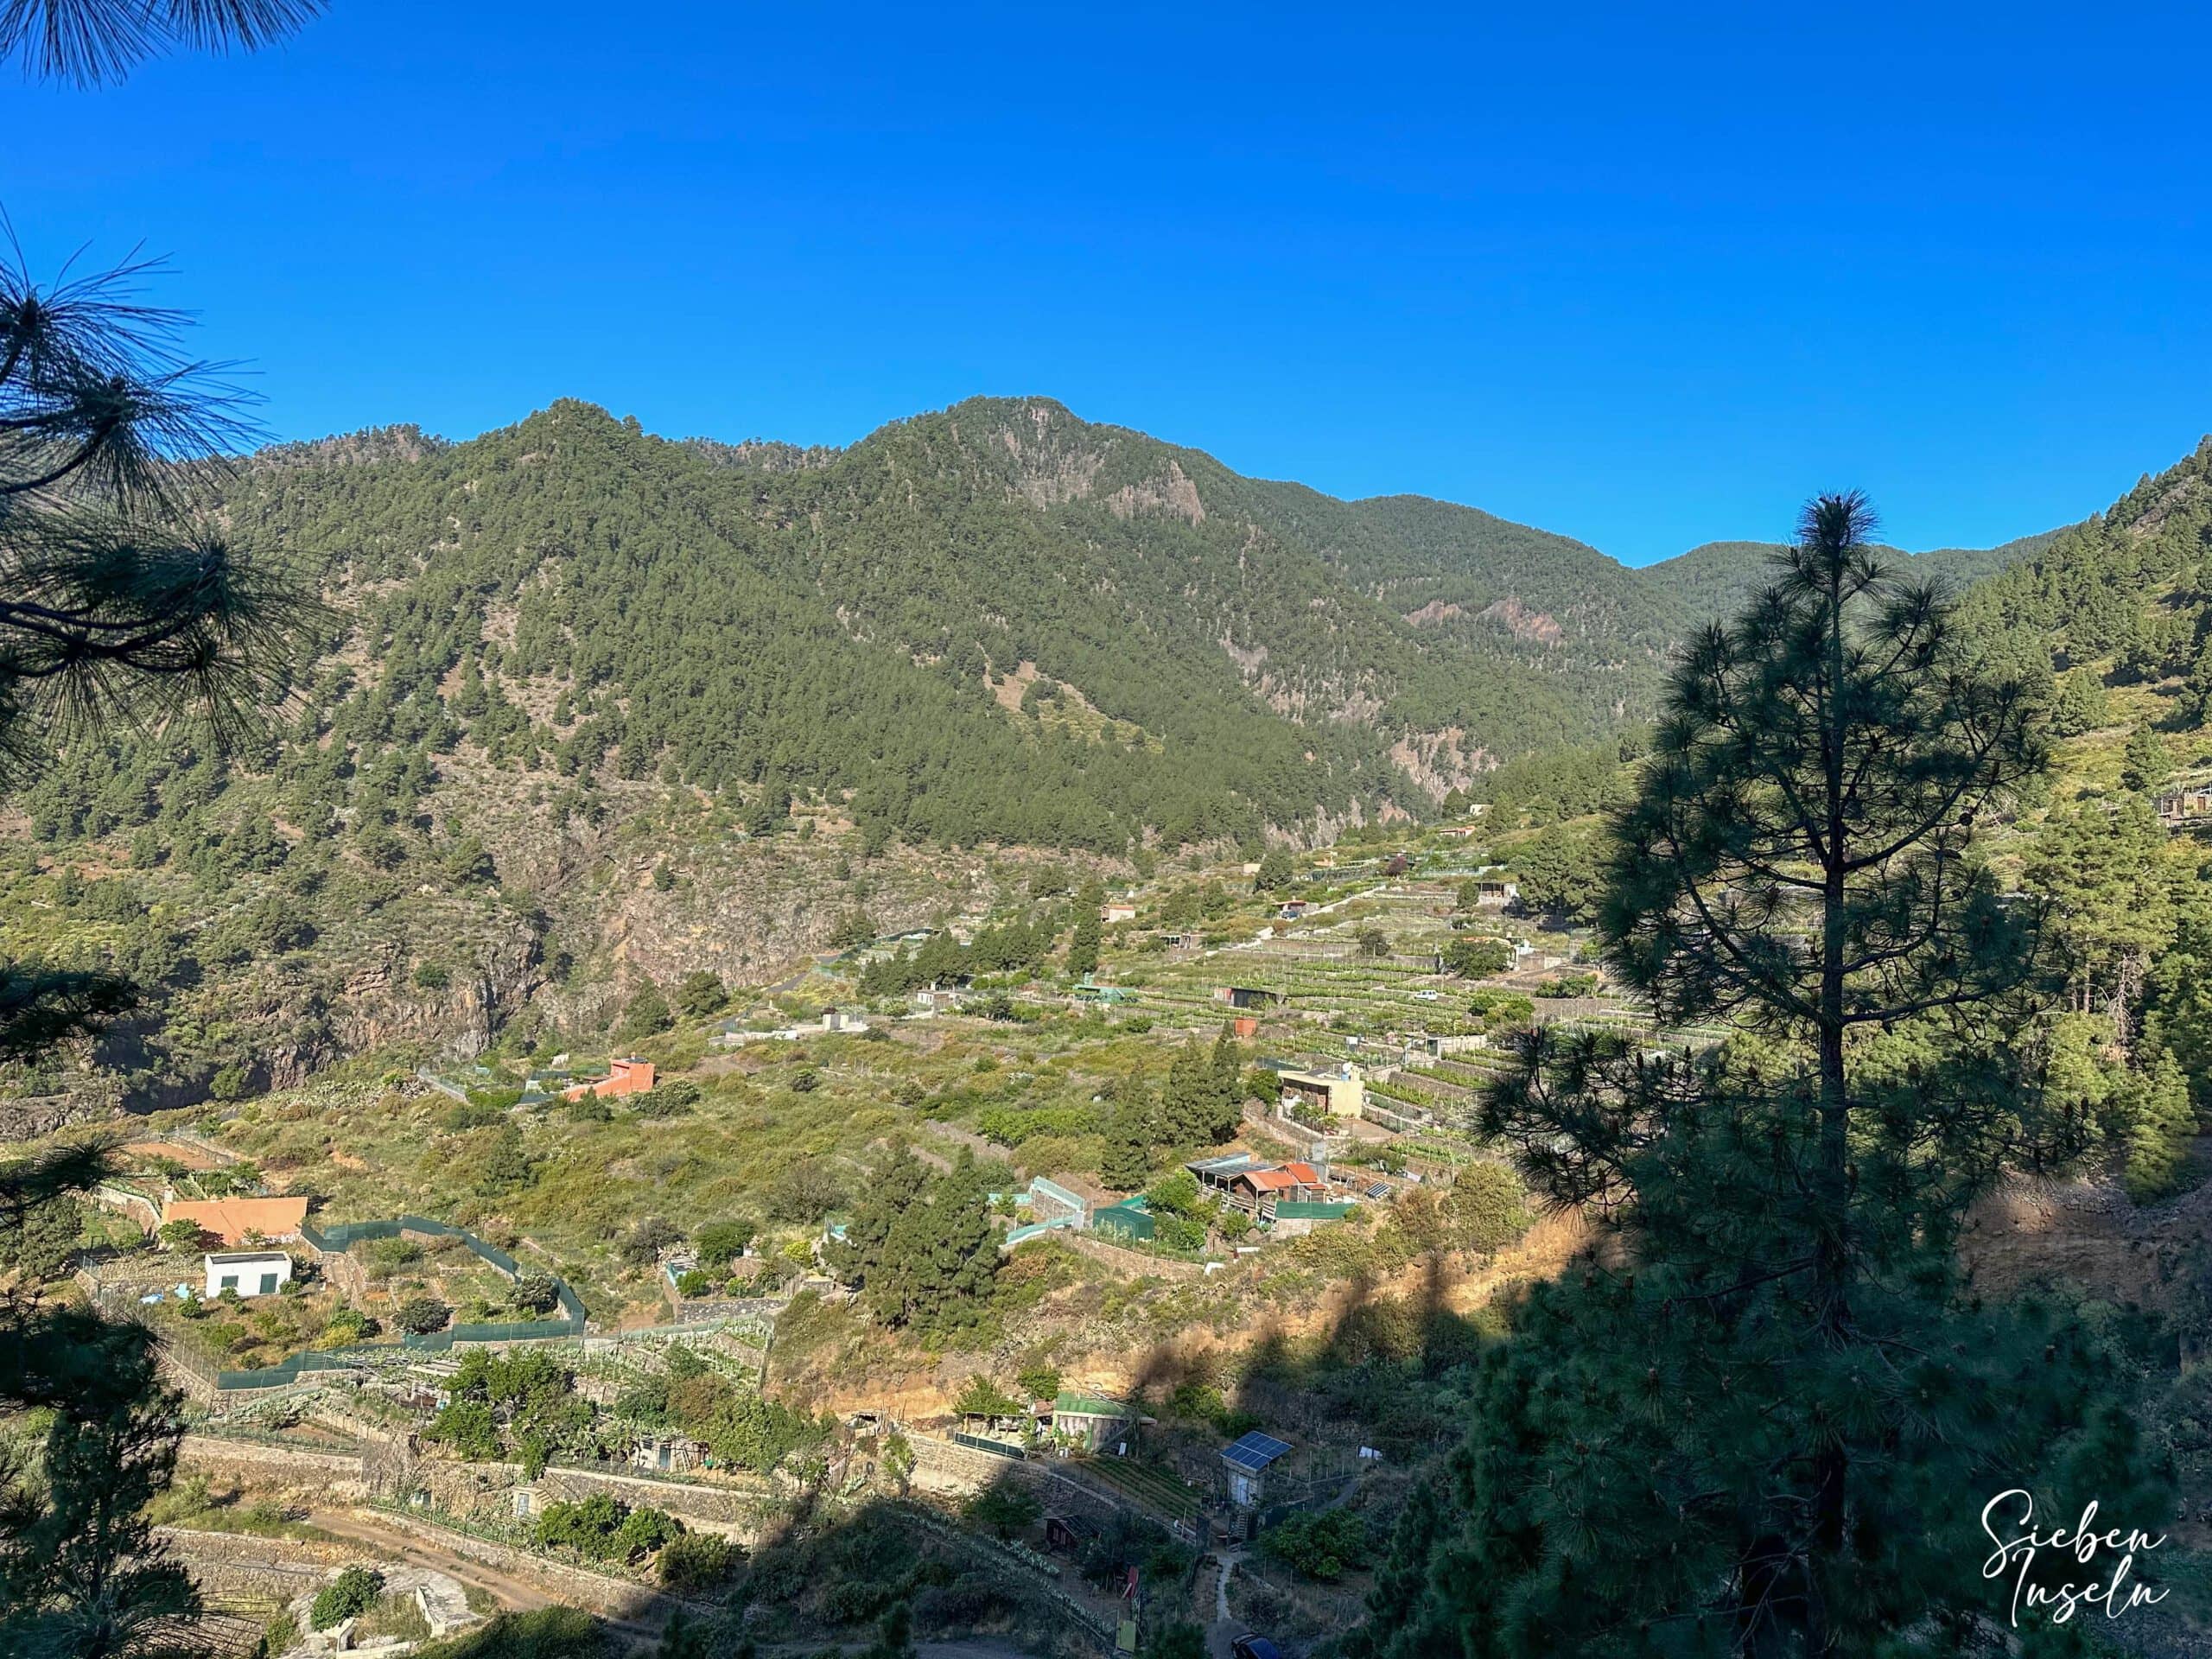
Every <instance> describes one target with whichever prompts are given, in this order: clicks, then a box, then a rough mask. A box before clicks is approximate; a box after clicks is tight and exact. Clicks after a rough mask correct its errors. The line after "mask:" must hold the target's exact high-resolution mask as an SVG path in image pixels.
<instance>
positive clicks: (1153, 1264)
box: [1052, 1227, 1206, 1280]
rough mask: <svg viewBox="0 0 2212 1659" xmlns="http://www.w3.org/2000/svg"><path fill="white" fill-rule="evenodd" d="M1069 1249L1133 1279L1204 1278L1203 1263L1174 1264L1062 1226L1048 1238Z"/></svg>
mask: <svg viewBox="0 0 2212 1659" xmlns="http://www.w3.org/2000/svg"><path fill="white" fill-rule="evenodd" d="M1052 1236H1054V1237H1055V1238H1057V1239H1058V1240H1059V1241H1060V1242H1061V1243H1064V1244H1065V1245H1066V1246H1067V1247H1068V1248H1069V1249H1071V1250H1075V1251H1077V1252H1078V1253H1079V1254H1081V1255H1087V1256H1089V1257H1090V1259H1091V1260H1092V1261H1094V1262H1103V1263H1104V1264H1105V1265H1106V1266H1108V1267H1109V1268H1113V1269H1114V1271H1115V1272H1116V1273H1121V1274H1128V1275H1129V1276H1130V1277H1131V1278H1133V1279H1144V1278H1149V1279H1176V1280H1185V1279H1203V1278H1205V1276H1206V1268H1205V1262H1178V1261H1176V1260H1175V1259H1174V1258H1173V1257H1172V1256H1165V1255H1147V1253H1146V1252H1144V1251H1142V1250H1132V1249H1124V1248H1123V1247H1122V1246H1121V1245H1119V1244H1109V1243H1106V1241H1105V1240H1104V1239H1103V1238H1099V1237H1097V1236H1095V1235H1093V1234H1090V1233H1079V1232H1077V1231H1076V1230H1074V1229H1072V1228H1067V1227H1063V1228H1061V1229H1060V1230H1058V1232H1056V1233H1055V1234H1053V1235H1052Z"/></svg>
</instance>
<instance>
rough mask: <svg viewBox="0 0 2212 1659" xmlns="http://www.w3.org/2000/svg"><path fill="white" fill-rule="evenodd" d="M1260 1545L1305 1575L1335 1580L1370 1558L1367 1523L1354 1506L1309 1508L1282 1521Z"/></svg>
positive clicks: (1328, 1580) (1327, 1580)
mask: <svg viewBox="0 0 2212 1659" xmlns="http://www.w3.org/2000/svg"><path fill="white" fill-rule="evenodd" d="M1260 1547H1261V1548H1262V1549H1263V1550H1264V1551H1266V1552H1267V1554H1268V1555H1270V1556H1272V1557H1273V1558H1274V1560H1278V1561H1281V1563H1282V1564H1283V1565H1284V1566H1285V1567H1288V1568H1290V1570H1291V1571H1292V1572H1294V1573H1298V1574H1300V1576H1301V1577H1304V1578H1308V1579H1319V1580H1321V1581H1323V1582H1324V1583H1330V1582H1333V1581H1334V1580H1338V1579H1340V1578H1342V1577H1343V1576H1344V1574H1345V1573H1348V1572H1356V1571H1357V1570H1358V1568H1359V1567H1362V1566H1363V1565H1365V1563H1366V1560H1367V1523H1366V1522H1364V1521H1363V1520H1361V1519H1360V1518H1359V1516H1357V1515H1354V1514H1353V1513H1352V1512H1351V1510H1319V1511H1313V1510H1307V1511H1304V1512H1301V1513H1300V1514H1296V1515H1293V1516H1289V1517H1288V1518H1287V1519H1285V1520H1283V1521H1281V1522H1278V1523H1277V1524H1276V1525H1275V1527H1274V1529H1272V1530H1270V1531H1268V1532H1267V1533H1266V1534H1264V1535H1262V1537H1261V1540H1260Z"/></svg>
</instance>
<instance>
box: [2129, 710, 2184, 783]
mask: <svg viewBox="0 0 2212 1659" xmlns="http://www.w3.org/2000/svg"><path fill="white" fill-rule="evenodd" d="M2173 769H2174V757H2173V751H2172V750H2171V749H2170V748H2168V747H2166V740H2165V739H2164V738H2163V737H2160V736H2159V735H2158V733H2156V732H2154V731H2152V729H2151V728H2149V727H2148V726H2138V727H2137V728H2135V729H2134V730H2133V732H2131V733H2129V734H2128V738H2127V747H2126V748H2125V749H2123V750H2122V751H2121V752H2120V782H2121V783H2123V784H2125V785H2127V787H2128V788H2130V789H2140V790H2152V789H2156V788H2158V785H2161V784H2163V783H2164V782H2165V781H2166V779H2168V778H2169V777H2170V776H2171V775H2172V772H2173Z"/></svg>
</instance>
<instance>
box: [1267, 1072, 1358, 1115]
mask: <svg viewBox="0 0 2212 1659" xmlns="http://www.w3.org/2000/svg"><path fill="white" fill-rule="evenodd" d="M1276 1077H1277V1080H1278V1081H1279V1082H1280V1083H1281V1084H1282V1091H1283V1093H1284V1094H1286V1095H1294V1096H1297V1097H1298V1098H1299V1099H1300V1100H1303V1101H1307V1102H1310V1103H1312V1104H1313V1105H1315V1106H1318V1107H1319V1108H1320V1109H1322V1110H1323V1111H1325V1112H1326V1113H1327V1114H1328V1115H1329V1116H1331V1117H1359V1116H1364V1114H1365V1109H1366V1106H1367V1080H1366V1079H1365V1078H1364V1077H1361V1076H1360V1071H1359V1068H1358V1067H1357V1066H1356V1065H1346V1066H1344V1067H1343V1068H1342V1069H1341V1070H1339V1071H1282V1072H1278V1073H1277V1074H1276Z"/></svg>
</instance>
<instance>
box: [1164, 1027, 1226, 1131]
mask: <svg viewBox="0 0 2212 1659" xmlns="http://www.w3.org/2000/svg"><path fill="white" fill-rule="evenodd" d="M1215 1116H1216V1114H1215V1109H1214V1086H1213V1067H1212V1064H1211V1061H1209V1060H1208V1058H1206V1052H1205V1049H1203V1048H1201V1047H1199V1046H1198V1039H1197V1038H1196V1037H1191V1038H1187V1039H1185V1040H1184V1044H1183V1046H1182V1047H1181V1048H1180V1049H1179V1050H1178V1051H1177V1052H1176V1055H1175V1060H1174V1064H1173V1065H1170V1066H1169V1067H1168V1068H1167V1086H1166V1089H1165V1090H1163V1091H1162V1092H1161V1095H1160V1135H1161V1138H1162V1139H1164V1140H1165V1141H1167V1142H1168V1143H1169V1144H1170V1145H1173V1146H1179V1147H1189V1146H1198V1145H1202V1144H1204V1143H1205V1142H1206V1141H1211V1140H1212V1139H1213V1126H1214V1121H1215Z"/></svg>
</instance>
